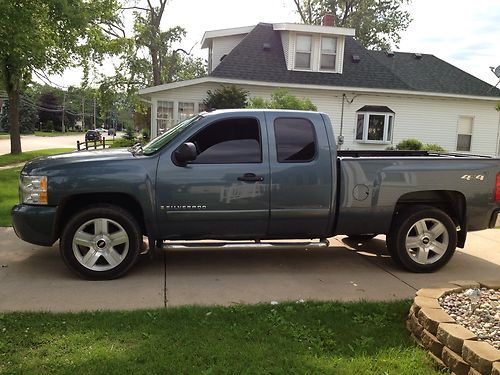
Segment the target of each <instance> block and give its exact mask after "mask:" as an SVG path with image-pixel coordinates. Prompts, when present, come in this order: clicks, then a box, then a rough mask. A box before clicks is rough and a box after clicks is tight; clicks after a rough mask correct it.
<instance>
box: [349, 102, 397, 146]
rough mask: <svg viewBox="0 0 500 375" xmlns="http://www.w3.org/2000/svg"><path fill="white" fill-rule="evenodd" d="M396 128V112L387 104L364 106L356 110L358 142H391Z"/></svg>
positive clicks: (356, 135) (356, 136)
mask: <svg viewBox="0 0 500 375" xmlns="http://www.w3.org/2000/svg"><path fill="white" fill-rule="evenodd" d="M393 128H394V112H393V111H392V110H391V109H390V108H388V107H385V106H364V107H363V108H360V109H359V110H358V111H357V112H356V129H355V133H356V134H355V139H356V141H357V142H366V143H390V142H391V141H392V133H393Z"/></svg>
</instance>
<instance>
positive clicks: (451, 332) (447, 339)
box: [436, 323, 476, 363]
mask: <svg viewBox="0 0 500 375" xmlns="http://www.w3.org/2000/svg"><path fill="white" fill-rule="evenodd" d="M436 337H437V338H438V340H439V341H441V342H442V343H443V344H444V345H446V346H447V347H448V348H450V349H451V350H453V351H454V352H455V353H458V354H462V346H463V343H464V340H475V339H476V335H475V334H473V333H472V332H471V331H469V330H468V329H467V328H465V327H463V326H461V325H458V324H452V323H441V324H440V325H439V327H438V330H437V335H436ZM445 363H446V362H445Z"/></svg>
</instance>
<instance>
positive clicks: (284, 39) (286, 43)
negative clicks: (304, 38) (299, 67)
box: [280, 31, 290, 69]
mask: <svg viewBox="0 0 500 375" xmlns="http://www.w3.org/2000/svg"><path fill="white" fill-rule="evenodd" d="M289 34H290V33H289V32H288V31H283V32H281V33H280V37H281V44H282V45H283V55H285V61H286V66H287V67H288V69H290V66H289V65H288V60H289V59H290V58H289V51H290V35H289Z"/></svg>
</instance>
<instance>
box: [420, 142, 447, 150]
mask: <svg viewBox="0 0 500 375" xmlns="http://www.w3.org/2000/svg"><path fill="white" fill-rule="evenodd" d="M422 150H425V151H437V152H446V149H444V148H443V147H442V146H441V145H438V144H437V143H426V144H425V145H424V147H422Z"/></svg>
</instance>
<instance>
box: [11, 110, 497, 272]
mask: <svg viewBox="0 0 500 375" xmlns="http://www.w3.org/2000/svg"><path fill="white" fill-rule="evenodd" d="M20 199H21V202H20V204H19V205H16V206H15V207H14V208H13V210H12V216H13V225H14V229H15V231H16V233H17V235H18V236H19V237H20V238H21V239H23V240H25V241H28V242H30V243H33V244H38V245H43V246H51V245H53V244H54V242H55V241H57V240H58V239H59V240H60V253H61V256H62V259H63V260H64V262H65V263H66V264H67V266H68V267H69V268H70V269H71V270H73V271H74V272H76V273H77V274H79V275H80V276H83V277H85V278H90V279H111V278H116V277H119V276H121V275H123V274H125V273H126V272H127V271H128V270H129V269H130V268H131V267H132V266H133V265H134V263H135V261H136V260H137V258H138V256H139V254H140V253H144V252H147V251H148V250H149V252H153V251H154V250H155V249H158V248H163V249H167V250H168V249H178V248H186V247H187V248H193V247H195V248H214V247H224V248H242V247H243V248H253V247H258V248H277V247H280V248H283V247H285V248H290V249H291V248H293V247H297V246H302V247H304V246H307V247H326V246H328V241H327V238H329V237H332V236H335V235H338V234H346V235H348V236H350V237H352V238H354V239H359V238H364V239H369V238H371V237H374V236H375V235H378V234H385V235H386V240H387V249H388V252H389V254H390V255H391V256H392V258H393V259H394V261H395V262H396V263H398V264H399V265H401V266H402V267H404V268H406V269H408V270H410V271H413V272H432V271H435V270H437V269H439V268H440V267H442V266H443V265H445V264H446V263H447V262H448V261H449V260H450V258H451V257H452V255H453V253H454V251H455V248H456V247H457V246H458V247H463V246H464V244H465V240H466V235H467V232H468V231H475V230H481V229H485V228H489V227H493V226H495V225H498V222H497V217H498V216H499V213H500V159H498V158H491V157H482V156H472V155H460V154H446V153H443V154H438V153H432V152H427V151H425V152H417V151H415V152H412V151H405V152H401V151H349V150H346V151H338V150H337V148H336V144H335V137H334V134H333V127H332V124H331V122H330V119H329V118H328V116H327V115H325V114H323V113H317V112H302V111H280V110H221V111H214V112H211V113H202V114H200V115H198V116H196V117H193V118H191V119H188V120H186V121H184V122H181V123H180V124H178V125H177V126H176V127H174V128H172V129H171V130H169V131H168V132H166V133H165V134H163V135H161V136H159V137H158V138H156V139H154V140H152V141H151V142H150V143H148V144H147V145H145V146H143V147H141V146H140V145H137V146H135V147H133V148H131V149H128V150H127V149H117V150H113V149H111V150H100V151H83V152H73V153H67V154H62V155H56V156H47V157H41V158H38V159H35V160H33V161H30V162H28V163H27V164H26V165H25V167H24V168H23V170H22V172H21V176H20ZM143 239H147V240H148V241H147V242H146V241H144V240H143ZM207 239H216V240H219V241H222V242H220V243H213V242H207V241H200V240H207ZM290 239H305V240H306V241H309V242H306V243H297V242H290V241H288V242H287V240H290ZM317 239H319V241H317ZM180 240H182V242H179V241H180ZM266 240H281V242H266ZM312 240H314V241H312ZM241 241H246V242H241ZM147 245H149V246H147Z"/></svg>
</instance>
